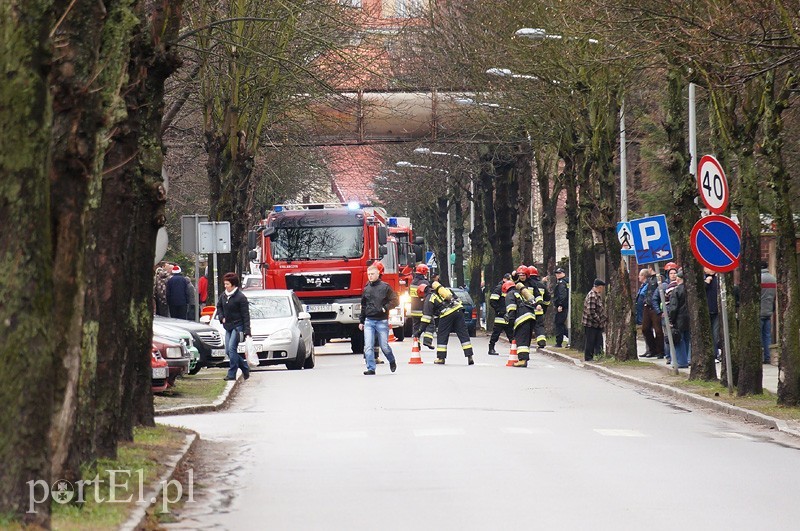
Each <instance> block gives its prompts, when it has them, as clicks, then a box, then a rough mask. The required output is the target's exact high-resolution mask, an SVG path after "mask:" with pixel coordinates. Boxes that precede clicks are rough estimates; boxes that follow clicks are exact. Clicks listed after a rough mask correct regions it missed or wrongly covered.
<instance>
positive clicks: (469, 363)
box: [467, 356, 475, 365]
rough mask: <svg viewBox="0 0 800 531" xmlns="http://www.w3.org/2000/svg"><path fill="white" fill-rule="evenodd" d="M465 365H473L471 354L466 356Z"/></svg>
mask: <svg viewBox="0 0 800 531" xmlns="http://www.w3.org/2000/svg"><path fill="white" fill-rule="evenodd" d="M467 365H475V360H474V359H472V356H467Z"/></svg>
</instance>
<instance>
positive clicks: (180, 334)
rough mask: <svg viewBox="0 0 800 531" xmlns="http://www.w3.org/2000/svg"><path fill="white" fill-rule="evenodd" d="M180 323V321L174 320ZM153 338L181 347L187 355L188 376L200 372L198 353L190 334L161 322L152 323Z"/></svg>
mask: <svg viewBox="0 0 800 531" xmlns="http://www.w3.org/2000/svg"><path fill="white" fill-rule="evenodd" d="M174 320H175V321H180V319H174ZM153 336H159V337H164V338H167V339H168V340H170V341H172V342H173V343H178V344H180V345H181V346H183V347H184V348H185V349H186V351H187V352H188V354H189V370H188V371H187V372H188V373H189V374H197V371H199V370H200V352H199V351H198V350H197V347H195V346H194V339H193V338H192V334H190V333H189V332H188V331H187V330H184V329H183V328H180V327H177V326H169V325H167V324H165V323H163V322H161V321H155V320H154V321H153Z"/></svg>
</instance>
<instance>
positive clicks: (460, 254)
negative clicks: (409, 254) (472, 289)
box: [451, 179, 466, 286]
mask: <svg viewBox="0 0 800 531" xmlns="http://www.w3.org/2000/svg"><path fill="white" fill-rule="evenodd" d="M451 180H452V179H451ZM451 192H452V199H451V202H452V203H453V206H454V209H453V254H455V265H454V266H453V272H454V273H455V276H456V278H455V284H454V285H455V286H464V285H465V284H466V281H465V280H464V210H463V206H462V205H463V201H462V199H463V195H462V193H461V189H460V188H459V187H458V184H457V183H453V187H452V189H451Z"/></svg>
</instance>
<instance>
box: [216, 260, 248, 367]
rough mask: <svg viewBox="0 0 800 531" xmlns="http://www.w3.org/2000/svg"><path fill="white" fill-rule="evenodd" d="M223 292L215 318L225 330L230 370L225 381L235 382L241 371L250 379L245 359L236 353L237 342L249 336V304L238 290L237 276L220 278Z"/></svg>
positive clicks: (231, 275) (229, 274)
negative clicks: (239, 370) (237, 372)
mask: <svg viewBox="0 0 800 531" xmlns="http://www.w3.org/2000/svg"><path fill="white" fill-rule="evenodd" d="M222 281H223V282H222V284H223V285H224V286H225V292H224V293H223V294H222V295H221V296H220V298H219V301H217V316H218V317H219V321H220V322H221V323H222V326H223V327H224V328H225V351H226V352H227V354H228V359H229V360H230V368H229V369H228V374H227V375H226V376H225V378H224V379H225V380H235V379H236V371H237V370H238V369H242V376H244V379H245V380H247V379H248V378H250V367H249V366H248V365H247V358H245V356H244V355H243V354H240V353H239V352H238V347H239V342H240V341H241V340H243V339H244V338H245V337H247V336H249V335H250V303H249V302H247V297H245V295H244V293H242V290H241V289H239V276H238V275H237V274H236V273H225V276H224V277H222Z"/></svg>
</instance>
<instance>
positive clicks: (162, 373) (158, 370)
mask: <svg viewBox="0 0 800 531" xmlns="http://www.w3.org/2000/svg"><path fill="white" fill-rule="evenodd" d="M167 370H168V369H167V367H154V368H153V379H154V380H161V379H163V378H166V377H167Z"/></svg>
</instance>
